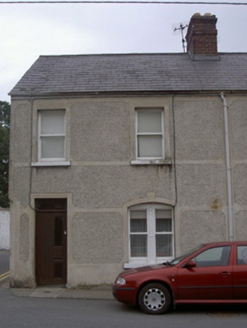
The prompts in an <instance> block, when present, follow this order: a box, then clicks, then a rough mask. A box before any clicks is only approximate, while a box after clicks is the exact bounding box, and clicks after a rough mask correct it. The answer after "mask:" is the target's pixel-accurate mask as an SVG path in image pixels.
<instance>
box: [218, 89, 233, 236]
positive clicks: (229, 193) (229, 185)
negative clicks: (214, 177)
mask: <svg viewBox="0 0 247 328" xmlns="http://www.w3.org/2000/svg"><path fill="white" fill-rule="evenodd" d="M220 96H221V99H222V102H223V110H224V124H225V148H226V149H225V150H226V180H227V200H228V225H229V240H230V241H233V224H232V183H231V166H230V145H229V127H228V106H227V101H226V97H225V95H224V93H223V92H221V94H220Z"/></svg>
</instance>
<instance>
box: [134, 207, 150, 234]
mask: <svg viewBox="0 0 247 328" xmlns="http://www.w3.org/2000/svg"><path fill="white" fill-rule="evenodd" d="M146 231H147V219H146V211H131V212H130V232H146Z"/></svg>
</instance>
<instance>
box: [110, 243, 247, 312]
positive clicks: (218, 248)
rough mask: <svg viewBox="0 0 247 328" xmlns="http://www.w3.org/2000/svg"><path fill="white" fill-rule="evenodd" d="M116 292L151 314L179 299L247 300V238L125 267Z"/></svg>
mask: <svg viewBox="0 0 247 328" xmlns="http://www.w3.org/2000/svg"><path fill="white" fill-rule="evenodd" d="M113 295H114V297H115V298H116V299H117V300H118V301H119V302H122V303H126V304H130V305H139V306H140V307H141V309H142V310H143V311H144V312H146V313H149V314H161V313H165V312H166V311H167V310H168V309H169V308H170V307H171V305H173V306H175V305H176V304H178V303H247V241H246V242H221V243H210V244H204V245H200V246H199V247H197V248H196V249H194V250H193V251H191V252H189V253H188V254H186V255H184V256H180V257H178V258H176V259H174V260H173V261H171V262H166V263H163V264H155V265H149V266H145V267H139V268H136V269H131V270H127V271H123V272H122V273H120V274H119V276H118V277H117V279H116V281H115V283H114V286H113Z"/></svg>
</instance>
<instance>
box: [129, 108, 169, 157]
mask: <svg viewBox="0 0 247 328" xmlns="http://www.w3.org/2000/svg"><path fill="white" fill-rule="evenodd" d="M140 110H142V111H143V110H146V111H152V110H160V111H161V132H145V133H139V132H138V111H140ZM147 135H149V136H161V147H162V154H161V156H160V157H140V156H138V153H139V148H138V137H139V136H147ZM135 141H136V160H137V161H152V160H158V161H159V160H164V159H165V127H164V108H161V107H153V108H150V107H148V108H143V107H142V108H136V109H135Z"/></svg>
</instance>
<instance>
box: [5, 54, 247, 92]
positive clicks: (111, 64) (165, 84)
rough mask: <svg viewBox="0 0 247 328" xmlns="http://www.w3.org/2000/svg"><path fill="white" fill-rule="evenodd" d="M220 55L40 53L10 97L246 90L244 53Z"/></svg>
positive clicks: (246, 74)
mask: <svg viewBox="0 0 247 328" xmlns="http://www.w3.org/2000/svg"><path fill="white" fill-rule="evenodd" d="M219 55H220V60H213V61H209V60H196V61H194V60H192V59H191V58H190V57H189V55H188V54H186V53H179V54H178V53H177V54H115V55H114V54H113V55H111V54H105V55H64V56H40V57H39V58H38V59H37V61H36V62H35V63H34V64H33V65H32V66H31V68H30V69H29V70H28V71H27V72H26V73H25V74H24V76H23V77H22V78H21V80H20V81H19V82H18V83H17V84H16V86H15V87H14V88H13V89H12V91H11V92H10V95H11V96H23V97H26V96H30V95H36V96H45V95H58V94H63V93H67V94H81V93H96V92H99V93H100V92H110V93H112V92H119V93H121V92H143V91H144V92H157V91H160V92H161V91H162V92H178V91H179V92H185V91H231V90H232V91H245V90H247V53H221V54H219Z"/></svg>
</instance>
